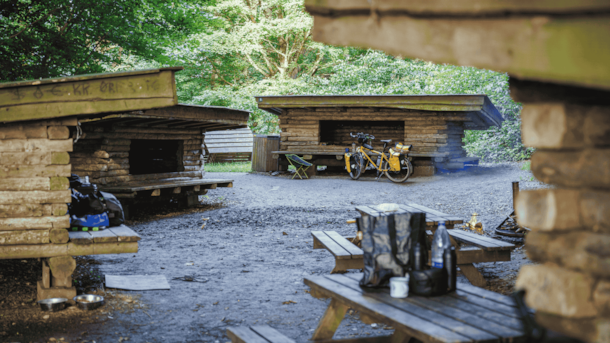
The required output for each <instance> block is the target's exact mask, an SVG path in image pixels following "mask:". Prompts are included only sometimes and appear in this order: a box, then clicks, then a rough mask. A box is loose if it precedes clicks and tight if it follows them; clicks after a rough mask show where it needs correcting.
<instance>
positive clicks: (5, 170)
mask: <svg viewBox="0 0 610 343" xmlns="http://www.w3.org/2000/svg"><path fill="white" fill-rule="evenodd" d="M70 171H71V166H70V165H69V164H65V165H10V166H6V165H0V178H9V177H14V178H36V177H53V176H66V177H67V176H70Z"/></svg>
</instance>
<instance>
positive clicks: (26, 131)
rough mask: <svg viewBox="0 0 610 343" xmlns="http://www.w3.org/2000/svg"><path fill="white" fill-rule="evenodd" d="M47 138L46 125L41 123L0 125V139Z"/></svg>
mask: <svg viewBox="0 0 610 343" xmlns="http://www.w3.org/2000/svg"><path fill="white" fill-rule="evenodd" d="M28 138H48V137H47V127H46V126H42V125H28V124H25V125H6V126H3V127H0V139H28Z"/></svg>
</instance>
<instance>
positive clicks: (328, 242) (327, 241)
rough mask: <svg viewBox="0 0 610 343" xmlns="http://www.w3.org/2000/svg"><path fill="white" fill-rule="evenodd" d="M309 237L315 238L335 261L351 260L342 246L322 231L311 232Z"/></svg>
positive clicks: (350, 256)
mask: <svg viewBox="0 0 610 343" xmlns="http://www.w3.org/2000/svg"><path fill="white" fill-rule="evenodd" d="M311 235H312V236H313V237H315V238H316V239H317V240H318V242H320V243H321V244H322V245H324V247H325V248H326V249H327V250H328V251H330V253H331V254H333V255H334V256H335V258H336V259H351V258H352V255H351V254H350V253H349V251H347V250H345V249H344V248H343V247H342V246H340V245H339V244H337V243H336V242H335V241H334V240H333V239H332V238H330V237H328V236H327V235H326V232H324V231H312V232H311Z"/></svg>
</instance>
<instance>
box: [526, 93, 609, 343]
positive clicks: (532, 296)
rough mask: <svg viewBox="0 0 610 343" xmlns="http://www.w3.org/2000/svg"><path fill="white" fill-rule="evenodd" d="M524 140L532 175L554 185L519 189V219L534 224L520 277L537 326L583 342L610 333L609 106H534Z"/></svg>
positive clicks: (603, 338)
mask: <svg viewBox="0 0 610 343" xmlns="http://www.w3.org/2000/svg"><path fill="white" fill-rule="evenodd" d="M522 118H523V124H522V125H523V126H522V133H523V142H524V144H525V145H527V146H532V147H535V148H537V149H538V150H537V151H536V152H535V153H534V155H533V157H532V160H531V166H532V172H533V174H534V176H535V177H536V178H537V179H538V180H540V181H543V182H545V183H548V184H551V185H555V186H557V188H554V189H545V190H535V191H524V192H521V193H520V194H519V197H518V199H517V217H518V221H519V224H521V225H523V226H527V227H529V228H531V229H532V232H531V233H530V234H529V235H528V237H527V239H526V243H527V245H526V248H527V254H528V256H529V258H530V259H532V260H533V261H535V262H539V263H540V264H539V265H531V266H525V267H523V268H522V269H521V272H520V274H519V277H518V279H517V285H516V287H517V288H524V289H525V290H526V291H527V293H526V302H527V304H528V305H529V306H532V307H533V308H535V309H536V310H537V311H538V312H537V315H536V317H537V320H538V321H539V323H541V324H542V325H544V326H546V327H548V328H551V329H554V330H556V331H560V332H564V333H566V334H569V335H570V336H575V337H579V338H581V339H584V340H587V341H607V340H608V339H609V338H610V336H609V335H610V259H609V258H608V256H609V253H610V251H609V250H608V247H609V246H610V107H605V106H591V105H574V104H570V103H565V102H564V103H560V102H556V103H537V104H535V103H532V104H530V105H526V106H524V108H523V112H522Z"/></svg>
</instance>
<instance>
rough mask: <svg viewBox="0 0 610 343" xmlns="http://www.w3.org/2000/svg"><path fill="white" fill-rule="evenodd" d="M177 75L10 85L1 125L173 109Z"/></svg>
mask: <svg viewBox="0 0 610 343" xmlns="http://www.w3.org/2000/svg"><path fill="white" fill-rule="evenodd" d="M174 72H175V69H174V70H171V69H167V68H164V69H156V70H146V71H137V72H127V73H114V74H101V75H100V74H97V75H84V76H76V77H67V78H57V79H53V80H43V81H40V80H37V81H35V82H32V81H25V82H14V83H6V84H3V85H2V86H1V87H0V122H11V121H21V120H32V119H46V118H56V117H65V116H72V115H80V114H91V113H104V112H120V111H125V112H127V111H135V110H142V109H148V108H159V107H167V106H173V105H176V104H177V96H176V88H175V84H174Z"/></svg>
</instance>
